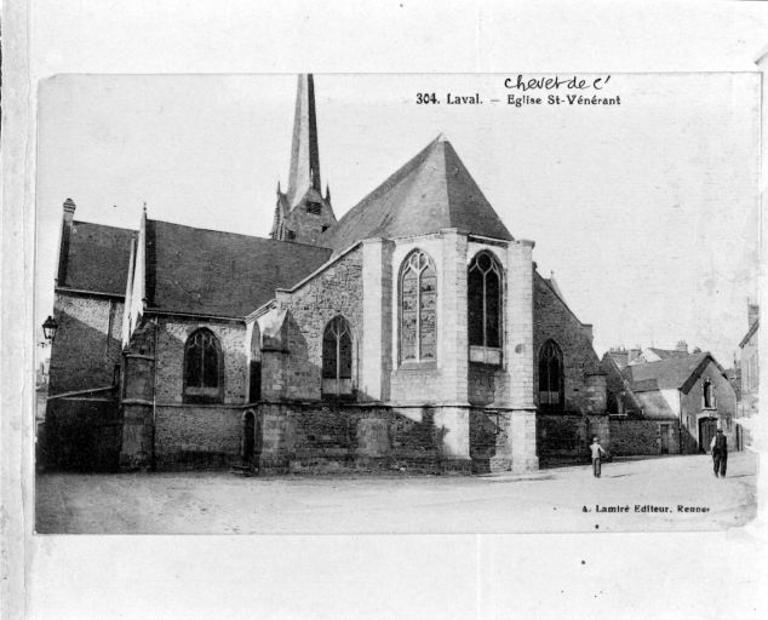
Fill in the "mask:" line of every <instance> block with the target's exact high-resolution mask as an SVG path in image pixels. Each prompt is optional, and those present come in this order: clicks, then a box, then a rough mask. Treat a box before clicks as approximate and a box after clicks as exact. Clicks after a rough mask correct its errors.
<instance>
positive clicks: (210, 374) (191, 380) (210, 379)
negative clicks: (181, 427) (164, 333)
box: [183, 328, 223, 403]
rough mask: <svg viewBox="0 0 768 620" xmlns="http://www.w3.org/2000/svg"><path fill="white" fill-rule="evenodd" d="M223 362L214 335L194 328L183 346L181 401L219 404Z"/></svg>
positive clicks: (208, 331) (220, 400) (205, 330)
mask: <svg viewBox="0 0 768 620" xmlns="http://www.w3.org/2000/svg"><path fill="white" fill-rule="evenodd" d="M222 362H223V360H222V355H221V347H220V346H219V341H218V340H217V339H216V336H214V335H213V332H211V331H210V330H208V329H205V328H203V329H198V330H197V331H195V332H193V333H192V335H190V337H189V338H188V339H187V343H186V345H185V347H184V398H183V400H184V402H197V403H220V402H222V387H223V381H222V372H223V363H222Z"/></svg>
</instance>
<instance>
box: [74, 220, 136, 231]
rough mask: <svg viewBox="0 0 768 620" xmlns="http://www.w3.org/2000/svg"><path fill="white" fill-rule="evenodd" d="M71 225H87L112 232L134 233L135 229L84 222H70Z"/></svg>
mask: <svg viewBox="0 0 768 620" xmlns="http://www.w3.org/2000/svg"><path fill="white" fill-rule="evenodd" d="M72 224H73V225H76V224H87V225H88V226H100V227H102V228H111V229H112V230H124V231H126V232H131V233H135V232H136V229H135V228H126V227H125V226H113V225H112V224H100V223H99V222H88V221H86V220H72Z"/></svg>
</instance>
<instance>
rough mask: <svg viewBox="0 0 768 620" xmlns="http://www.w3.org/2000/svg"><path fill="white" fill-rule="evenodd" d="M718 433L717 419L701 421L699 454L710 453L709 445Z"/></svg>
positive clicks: (702, 419) (703, 419)
mask: <svg viewBox="0 0 768 620" xmlns="http://www.w3.org/2000/svg"><path fill="white" fill-rule="evenodd" d="M716 432H717V418H701V419H700V420H699V452H704V453H707V452H709V444H710V443H711V442H712V438H713V437H714V436H715V433H716Z"/></svg>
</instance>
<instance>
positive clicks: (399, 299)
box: [48, 75, 608, 472]
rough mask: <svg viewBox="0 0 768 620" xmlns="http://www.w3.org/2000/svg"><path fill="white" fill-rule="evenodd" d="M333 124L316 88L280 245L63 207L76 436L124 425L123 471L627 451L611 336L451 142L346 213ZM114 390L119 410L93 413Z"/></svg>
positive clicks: (63, 321) (281, 202)
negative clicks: (507, 220)
mask: <svg viewBox="0 0 768 620" xmlns="http://www.w3.org/2000/svg"><path fill="white" fill-rule="evenodd" d="M316 125H317V117H316V111H315V99H314V79H313V77H312V76H311V75H309V76H306V75H305V76H300V77H299V84H298V89H297V101H296V107H295V119H294V131H293V140H292V146H291V164H290V173H289V179H288V185H287V189H286V191H285V192H283V191H282V189H281V187H280V185H278V189H277V196H276V204H275V209H274V215H273V225H272V231H271V235H270V238H268V239H263V238H257V237H252V236H247V235H239V234H234V233H225V232H220V231H213V230H202V229H198V228H192V227H189V226H184V225H181V224H176V223H170V222H164V221H160V220H155V219H152V218H150V217H149V215H148V213H147V210H146V209H145V210H144V212H143V213H142V215H141V219H140V222H139V225H138V226H137V230H136V231H130V230H120V229H115V230H112V229H109V228H108V227H103V226H101V225H99V224H84V223H75V222H74V221H73V220H72V215H73V212H74V208H75V207H74V203H73V202H72V201H69V200H68V201H67V203H65V209H64V220H63V225H62V243H61V251H60V264H61V265H63V266H64V267H63V268H64V272H65V277H64V278H62V277H61V276H60V280H59V281H57V285H56V301H55V313H56V318H57V320H58V321H59V324H60V326H61V327H60V330H59V331H60V333H59V335H57V338H56V341H55V342H54V345H53V359H54V360H55V361H56V364H54V363H53V361H52V366H51V373H52V375H53V373H54V369H56V372H57V373H59V374H60V376H59V378H58V380H59V381H60V383H59V384H58V385H60V386H61V389H65V388H66V390H69V391H68V392H67V395H66V398H68V399H70V400H69V401H67V402H69V403H70V404H69V405H68V406H66V407H65V406H64V404H63V403H64V402H65V397H63V396H61V395H56V394H55V395H54V398H53V399H52V401H51V403H49V412H48V413H49V417H51V414H52V416H53V418H56V417H57V416H58V420H59V422H60V423H59V425H58V428H59V429H63V428H65V427H66V426H67V425H66V424H65V421H67V420H72V419H77V416H81V418H82V419H81V421H83V420H86V418H87V420H86V421H87V424H85V425H83V424H81V425H80V426H79V428H80V429H81V430H82V429H83V428H87V427H88V426H90V427H91V428H100V426H99V425H100V423H101V422H104V424H103V426H104V429H108V430H103V431H98V432H96V431H93V432H91V433H90V436H91V437H95V436H100V435H99V433H102V435H104V436H107V435H108V434H109V433H112V435H108V436H109V441H102V442H101V444H100V445H102V446H111V448H104V451H106V452H108V456H106V457H105V458H104V460H103V462H104V463H105V464H110V463H111V464H114V463H118V465H119V467H121V468H123V469H136V468H156V469H175V468H184V467H201V466H203V467H210V466H222V465H227V464H231V463H233V462H235V461H237V462H241V463H245V464H248V465H253V466H254V467H258V468H259V469H263V470H267V469H271V470H279V471H285V470H305V469H310V470H313V471H314V470H315V469H317V468H321V469H322V468H330V469H338V468H345V469H346V468H350V467H352V468H359V467H365V468H380V467H396V468H398V469H400V468H403V467H406V468H417V469H430V470H433V469H435V468H439V469H440V470H457V471H464V472H469V471H506V470H512V471H528V470H532V469H536V468H537V467H538V466H539V463H540V459H541V461H542V462H548V461H552V460H558V459H568V458H572V459H573V458H576V459H580V458H582V457H583V456H584V455H585V454H586V448H587V445H588V443H589V440H590V439H591V436H592V435H593V434H596V433H599V434H601V436H602V437H603V439H604V440H607V434H608V423H607V416H606V406H605V404H606V387H605V373H604V372H603V371H602V370H601V367H600V360H599V358H598V357H597V355H596V353H595V352H594V349H593V347H592V326H591V325H590V324H586V323H582V322H581V321H580V320H579V319H578V318H577V317H576V316H575V314H574V313H573V311H572V310H571V309H570V308H569V307H568V305H567V304H566V303H565V301H564V298H563V294H562V292H561V290H560V287H559V286H558V285H557V283H556V282H554V279H553V278H549V279H547V278H544V277H542V276H541V275H539V274H538V272H537V271H536V266H535V263H534V262H533V260H532V252H533V247H534V243H533V242H532V241H527V240H523V239H515V238H514V237H513V236H512V234H511V233H510V232H509V230H508V229H507V227H506V226H505V225H504V223H503V222H502V221H501V219H500V218H499V216H498V214H497V213H496V211H495V210H494V209H493V207H492V206H491V204H490V203H489V201H488V200H487V199H486V197H485V196H484V195H483V193H482V191H481V189H480V187H479V186H478V184H477V183H476V182H475V180H474V179H473V178H472V176H471V175H470V173H469V171H468V170H467V169H466V167H465V166H464V164H463V162H462V161H461V159H460V158H459V156H458V154H457V153H456V150H455V149H454V147H453V146H452V145H451V143H450V142H449V141H448V140H447V139H446V138H445V137H444V136H442V135H441V136H438V137H437V138H436V139H434V140H432V141H431V142H430V143H429V144H427V145H426V146H425V147H424V149H422V150H421V151H420V152H419V153H418V154H416V155H415V156H414V157H413V158H412V159H410V160H409V161H408V162H406V163H405V164H404V165H403V166H401V167H400V168H399V169H398V170H397V171H396V172H395V173H394V174H392V175H390V176H389V177H388V178H386V180H385V181H384V182H383V183H382V184H381V185H379V186H378V187H377V188H376V189H374V190H373V191H372V192H370V193H369V194H368V195H367V196H365V197H364V198H363V199H362V200H361V201H360V202H359V203H358V204H357V205H356V206H354V207H352V208H351V209H349V210H348V211H347V212H346V213H345V214H344V216H343V217H341V219H338V220H337V218H336V215H335V213H334V209H333V206H332V204H331V195H330V190H329V188H327V187H326V190H325V193H324V194H323V193H322V192H321V187H322V185H321V175H320V159H319V148H318V142H317V128H316ZM81 229H82V230H83V231H88V232H87V235H82V234H81V233H80V230H81ZM75 237H77V238H78V239H79V241H77V242H74V243H73V242H72V239H74V238H75ZM78 244H80V245H78ZM73 251H74V253H73ZM121 265H122V266H121ZM102 268H107V269H108V270H109V271H110V273H109V274H101V269H102ZM60 273H61V270H60ZM102 279H103V281H102ZM75 285H77V287H79V288H77V290H75V288H76V287H75ZM99 288H105V289H108V290H104V291H100V290H98V289H99ZM72 300H76V303H74V302H72ZM87 326H94V327H95V331H94V334H96V335H97V336H96V337H94V338H91V337H84V336H85V335H86V334H87V333H88V327H87ZM105 334H108V335H109V338H108V339H107V338H106V337H105ZM99 347H101V349H100V348H99ZM80 363H84V364H90V366H88V367H87V368H88V369H89V370H87V371H83V370H82V369H80V368H79V367H77V366H78V364H80ZM96 366H98V368H97V369H96V370H95V371H94V370H92V367H96ZM76 367H77V368H76ZM115 368H117V369H118V370H117V372H115ZM110 377H113V378H112V379H110ZM52 384H53V380H52ZM98 390H103V392H99V394H100V398H102V399H103V400H104V401H105V402H111V403H112V404H111V407H112V409H111V413H109V414H104V415H102V416H101V418H99V417H98V415H99V414H98V412H96V413H91V414H88V416H90V417H88V416H85V417H82V416H83V415H84V414H82V410H84V409H87V405H86V402H87V401H88V399H91V398H94V394H95V392H97V391H98ZM62 393H63V392H62ZM72 403H80V404H79V405H77V404H72ZM78 407H80V409H78ZM102 413H103V412H102ZM54 426H55V425H54ZM85 434H86V435H87V434H88V433H85ZM60 435H61V436H63V434H62V433H60ZM68 436H70V437H71V436H72V433H70V434H69V435H68ZM51 442H52V443H53V444H55V439H54V438H52V439H51ZM93 443H94V442H93V441H91V444H93ZM97 443H98V442H97ZM91 444H89V445H91ZM89 449H92V448H89V447H88V446H83V447H82V449H81V452H82V451H83V450H85V451H87V450H89ZM52 451H53V452H54V453H55V452H56V450H55V449H54V450H52ZM59 452H60V453H62V454H63V453H64V452H66V451H64V450H59ZM67 454H69V455H70V456H71V455H72V452H71V451H70V452H67ZM67 458H68V457H66V455H65V456H63V457H62V458H60V459H59V461H58V463H59V465H60V466H65V461H67ZM105 466H106V465H105Z"/></svg>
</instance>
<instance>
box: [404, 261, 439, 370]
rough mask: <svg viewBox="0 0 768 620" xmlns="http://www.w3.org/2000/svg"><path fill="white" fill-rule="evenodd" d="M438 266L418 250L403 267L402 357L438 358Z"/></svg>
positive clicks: (427, 359)
mask: <svg viewBox="0 0 768 620" xmlns="http://www.w3.org/2000/svg"><path fill="white" fill-rule="evenodd" d="M436 329H437V270H436V269H435V264H434V262H433V261H432V259H431V258H430V257H429V255H428V254H426V253H425V252H422V251H421V250H414V251H413V252H411V253H410V254H409V255H408V256H407V257H406V259H405V260H404V261H403V265H402V267H401V268H400V361H401V362H434V361H435V360H436V359H437V333H436Z"/></svg>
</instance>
